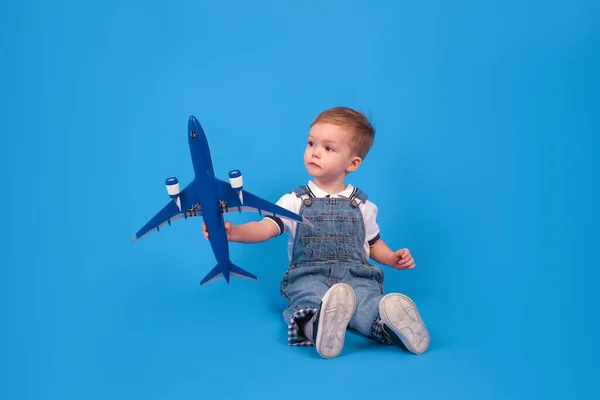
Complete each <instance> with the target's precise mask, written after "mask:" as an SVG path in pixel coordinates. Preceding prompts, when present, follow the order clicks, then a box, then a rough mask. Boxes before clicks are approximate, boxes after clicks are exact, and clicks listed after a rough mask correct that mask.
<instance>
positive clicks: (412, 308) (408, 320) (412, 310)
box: [379, 293, 430, 354]
mask: <svg viewBox="0 0 600 400" xmlns="http://www.w3.org/2000/svg"><path fill="white" fill-rule="evenodd" d="M379 315H380V317H381V319H382V320H383V322H384V326H383V331H384V332H385V334H387V336H388V337H389V339H390V340H391V341H392V343H395V344H397V345H400V342H401V343H402V344H404V346H405V347H406V348H407V349H408V351H410V352H412V353H415V354H422V353H423V352H425V350H427V348H428V347H429V340H430V339H429V332H428V331H427V328H426V327H425V324H424V323H423V320H422V319H421V316H420V315H419V311H417V306H416V305H415V303H413V301H412V300H411V299H409V298H408V297H407V296H404V295H403V294H400V293H390V294H388V295H386V296H384V297H383V298H382V299H381V301H380V302H379Z"/></svg>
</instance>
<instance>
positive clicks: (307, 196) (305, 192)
mask: <svg viewBox="0 0 600 400" xmlns="http://www.w3.org/2000/svg"><path fill="white" fill-rule="evenodd" d="M292 193H294V194H295V195H296V196H298V197H299V198H300V199H302V202H303V203H304V205H305V206H306V207H310V206H311V205H312V199H314V198H315V195H314V194H313V192H312V191H311V190H310V189H309V187H308V186H300V187H297V188H296V189H294V190H293V191H292Z"/></svg>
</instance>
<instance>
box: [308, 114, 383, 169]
mask: <svg viewBox="0 0 600 400" xmlns="http://www.w3.org/2000/svg"><path fill="white" fill-rule="evenodd" d="M320 123H328V124H332V125H336V126H339V127H343V128H346V129H349V130H350V131H351V133H352V142H351V147H352V150H353V151H354V152H355V153H356V154H357V155H358V156H359V157H360V158H362V159H364V158H365V157H366V156H367V153H368V152H369V150H370V149H371V146H373V142H374V140H375V128H373V126H372V125H371V122H369V119H368V118H367V117H366V115H365V114H363V113H361V112H359V111H356V110H353V109H351V108H349V107H334V108H330V109H328V110H325V111H323V112H321V113H320V114H319V115H318V116H317V118H315V120H314V121H313V123H312V124H310V126H311V127H313V126H314V125H316V124H320Z"/></svg>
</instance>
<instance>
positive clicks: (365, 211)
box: [266, 181, 379, 262]
mask: <svg viewBox="0 0 600 400" xmlns="http://www.w3.org/2000/svg"><path fill="white" fill-rule="evenodd" d="M308 188H309V189H310V191H311V192H312V194H313V195H314V196H315V197H317V198H323V197H333V198H341V197H345V198H349V197H350V196H351V195H352V193H353V192H354V187H353V186H352V185H350V184H349V185H347V186H346V189H344V190H343V191H341V192H339V193H336V194H329V193H327V192H325V191H324V190H321V188H319V187H318V186H317V185H316V184H315V183H314V182H313V181H309V182H308ZM276 204H277V205H278V206H280V207H283V208H285V209H286V210H289V211H291V212H293V213H296V214H299V213H300V207H301V206H302V199H301V198H299V197H298V196H296V195H295V194H294V193H293V192H292V193H288V194H285V195H283V196H282V197H281V198H280V199H279V200H278V201H277V203H276ZM358 208H359V209H360V211H361V213H362V217H363V221H364V223H365V243H364V246H363V251H364V255H365V258H366V259H368V258H369V254H370V247H371V246H373V245H374V244H375V243H376V242H377V241H378V240H379V225H377V221H376V219H377V211H378V210H377V206H376V205H375V204H373V203H372V202H370V201H369V200H367V201H366V202H361V203H360V205H359V206H358ZM266 219H268V220H269V221H272V222H273V223H274V224H275V225H277V228H278V229H279V234H280V235H281V234H283V233H284V232H288V233H289V239H288V257H289V259H290V262H291V261H292V249H293V248H294V236H295V234H296V224H297V223H298V222H296V221H292V220H289V219H287V218H283V219H280V218H277V220H275V219H273V218H272V217H267V218H266ZM282 226H283V231H282Z"/></svg>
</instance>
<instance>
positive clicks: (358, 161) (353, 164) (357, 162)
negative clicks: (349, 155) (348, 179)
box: [346, 157, 362, 172]
mask: <svg viewBox="0 0 600 400" xmlns="http://www.w3.org/2000/svg"><path fill="white" fill-rule="evenodd" d="M361 163H362V158H360V157H354V158H353V159H352V161H350V164H349V165H348V166H347V167H346V172H354V171H356V170H357V169H358V167H360V164H361Z"/></svg>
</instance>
